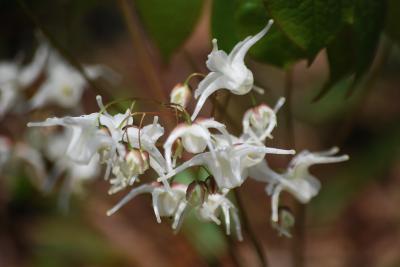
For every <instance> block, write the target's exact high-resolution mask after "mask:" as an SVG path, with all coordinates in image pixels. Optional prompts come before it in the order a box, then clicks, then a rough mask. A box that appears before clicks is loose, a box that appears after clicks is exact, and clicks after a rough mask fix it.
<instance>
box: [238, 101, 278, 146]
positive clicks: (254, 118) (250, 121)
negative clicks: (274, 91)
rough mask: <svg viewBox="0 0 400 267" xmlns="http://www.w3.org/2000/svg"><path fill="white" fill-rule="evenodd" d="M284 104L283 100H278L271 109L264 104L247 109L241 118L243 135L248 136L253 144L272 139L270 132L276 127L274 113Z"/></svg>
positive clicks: (243, 136)
mask: <svg viewBox="0 0 400 267" xmlns="http://www.w3.org/2000/svg"><path fill="white" fill-rule="evenodd" d="M284 103H285V98H283V97H282V98H280V99H279V100H278V102H277V103H276V105H275V107H274V108H273V109H272V108H270V107H269V106H267V105H266V104H261V105H259V106H257V107H255V108H252V109H249V110H248V111H246V113H245V114H244V116H243V122H242V123H243V135H242V138H244V139H246V138H245V135H248V136H249V137H250V139H252V140H253V141H255V142H259V143H264V141H265V139H266V138H267V137H269V138H272V136H271V132H272V130H273V129H274V128H275V127H276V125H277V118H276V113H277V112H278V110H279V109H280V108H281V107H282V105H283V104H284Z"/></svg>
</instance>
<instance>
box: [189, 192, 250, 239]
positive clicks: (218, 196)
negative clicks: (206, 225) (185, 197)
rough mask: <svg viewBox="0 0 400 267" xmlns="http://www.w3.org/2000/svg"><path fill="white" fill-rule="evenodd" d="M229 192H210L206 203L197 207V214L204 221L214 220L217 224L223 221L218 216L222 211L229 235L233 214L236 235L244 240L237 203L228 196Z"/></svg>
mask: <svg viewBox="0 0 400 267" xmlns="http://www.w3.org/2000/svg"><path fill="white" fill-rule="evenodd" d="M227 192H228V191H227V190H224V192H223V193H213V194H209V195H208V196H207V198H206V200H205V201H204V203H203V204H202V205H201V206H199V207H198V208H196V211H197V212H196V214H197V216H198V217H199V218H200V219H201V220H203V221H206V222H214V223H216V224H217V225H220V224H221V221H220V220H219V219H218V217H219V216H220V213H221V211H222V214H223V215H224V218H225V228H226V234H227V235H230V228H231V219H230V218H231V215H232V218H233V221H234V222H235V228H236V236H237V238H238V240H240V241H242V240H243V236H242V230H241V225H240V219H239V215H238V211H237V209H236V207H235V205H233V203H232V202H231V201H230V200H229V199H228V198H227V197H226V194H227Z"/></svg>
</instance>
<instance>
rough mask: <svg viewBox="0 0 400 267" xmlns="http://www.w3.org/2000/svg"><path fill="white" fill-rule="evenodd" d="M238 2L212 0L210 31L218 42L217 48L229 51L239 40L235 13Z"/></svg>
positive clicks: (234, 0) (233, 0)
mask: <svg viewBox="0 0 400 267" xmlns="http://www.w3.org/2000/svg"><path fill="white" fill-rule="evenodd" d="M238 7H239V1H238V0H214V1H213V7H212V14H211V31H212V36H213V38H216V39H217V40H218V47H219V48H220V49H223V50H225V51H230V50H232V48H233V47H234V46H235V44H236V43H237V42H239V41H240V38H239V36H238V34H237V32H236V30H237V29H236V25H235V12H236V10H237V9H238Z"/></svg>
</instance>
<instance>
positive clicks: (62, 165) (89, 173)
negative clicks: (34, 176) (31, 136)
mask: <svg viewBox="0 0 400 267" xmlns="http://www.w3.org/2000/svg"><path fill="white" fill-rule="evenodd" d="M72 134H73V131H72V130H70V129H65V130H64V131H62V132H61V133H53V134H51V135H50V136H47V137H46V138H47V144H46V147H45V155H46V156H47V158H48V159H50V160H51V161H52V162H53V163H54V167H53V169H52V171H51V176H50V177H49V179H48V181H47V183H46V184H45V187H44V189H45V190H46V191H49V190H51V189H52V187H53V185H54V183H55V181H56V180H57V179H58V178H59V177H60V176H61V175H62V174H63V173H65V174H66V180H65V181H64V186H63V189H64V190H67V191H65V192H66V193H68V194H69V192H70V191H74V192H80V191H82V189H81V184H82V182H84V181H88V180H92V179H94V178H96V177H97V176H98V175H99V170H100V162H99V156H98V155H95V156H93V157H92V158H91V159H90V161H89V163H87V164H85V163H84V164H80V163H77V162H75V160H74V159H71V158H70V157H68V156H66V151H67V149H68V146H69V144H70V140H71V137H72ZM70 180H71V181H70Z"/></svg>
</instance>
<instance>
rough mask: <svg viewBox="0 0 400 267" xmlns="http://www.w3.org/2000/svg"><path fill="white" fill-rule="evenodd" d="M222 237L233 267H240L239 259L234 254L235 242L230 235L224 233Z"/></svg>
mask: <svg viewBox="0 0 400 267" xmlns="http://www.w3.org/2000/svg"><path fill="white" fill-rule="evenodd" d="M223 235H224V236H225V241H226V243H227V245H228V252H229V256H230V258H231V260H232V263H233V266H235V267H242V265H241V264H240V261H239V257H238V255H237V254H236V248H235V245H234V244H235V241H234V240H233V237H232V236H231V235H226V234H225V233H223Z"/></svg>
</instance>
